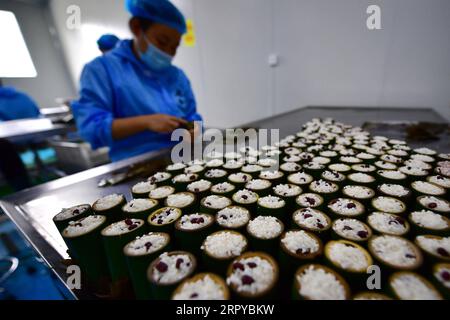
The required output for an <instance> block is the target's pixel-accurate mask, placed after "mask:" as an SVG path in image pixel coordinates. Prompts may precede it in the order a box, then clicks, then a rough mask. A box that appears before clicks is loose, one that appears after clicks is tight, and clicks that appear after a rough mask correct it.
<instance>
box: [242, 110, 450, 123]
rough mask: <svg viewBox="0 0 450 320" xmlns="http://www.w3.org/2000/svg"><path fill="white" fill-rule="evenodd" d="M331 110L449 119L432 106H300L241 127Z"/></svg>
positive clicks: (444, 120) (442, 120) (443, 120)
mask: <svg viewBox="0 0 450 320" xmlns="http://www.w3.org/2000/svg"><path fill="white" fill-rule="evenodd" d="M319 109H322V110H330V111H337V110H352V111H358V112H359V111H363V112H364V111H375V112H383V111H397V112H402V111H408V110H410V111H422V112H425V111H426V112H428V111H431V112H433V113H434V114H435V115H436V116H438V117H439V118H441V122H442V123H448V121H447V120H446V119H445V118H444V117H443V116H442V115H441V114H440V113H438V112H437V111H436V110H435V109H434V108H431V107H374V106H370V107H365V106H320V105H318V106H314V105H312V106H304V107H300V108H296V109H294V110H290V111H286V112H283V113H280V114H277V115H274V116H271V117H266V118H261V119H258V120H256V121H251V122H247V123H245V124H241V125H240V127H253V126H257V125H258V123H262V122H267V121H274V120H276V119H279V118H284V117H288V116H290V115H294V114H297V113H301V112H305V111H314V110H319Z"/></svg>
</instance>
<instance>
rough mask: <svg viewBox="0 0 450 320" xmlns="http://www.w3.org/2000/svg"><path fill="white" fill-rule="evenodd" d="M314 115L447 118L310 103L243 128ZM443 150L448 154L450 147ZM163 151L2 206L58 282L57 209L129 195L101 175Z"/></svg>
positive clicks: (286, 125) (61, 249) (287, 127)
mask: <svg viewBox="0 0 450 320" xmlns="http://www.w3.org/2000/svg"><path fill="white" fill-rule="evenodd" d="M313 117H333V118H335V119H337V120H339V121H343V122H346V123H349V124H352V125H359V126H360V125H363V123H364V122H365V121H366V120H371V121H374V120H378V121H387V120H391V121H392V120H408V121H429V122H440V123H443V122H444V123H445V122H446V121H445V120H443V119H442V118H441V117H440V116H439V115H438V114H436V113H434V112H433V111H432V110H430V109H395V108H393V109H379V108H363V109H360V108H357V109H355V108H338V107H314V108H313V107H310V108H302V109H299V110H296V111H293V112H289V113H286V114H283V115H279V116H276V117H273V118H270V119H264V120H260V121H256V122H253V123H251V124H247V125H245V126H243V127H254V128H279V129H280V136H281V137H283V136H285V135H289V134H293V133H295V132H297V131H298V130H299V129H300V128H301V126H302V125H303V124H304V123H305V122H306V121H308V120H310V119H311V118H313ZM447 145H448V142H447ZM445 148H446V147H445ZM449 148H450V146H449ZM441 152H450V149H446V150H442V151H441ZM167 155H168V151H167V150H163V151H159V152H152V153H148V154H144V155H141V156H138V157H135V158H132V159H128V160H124V161H121V162H118V163H113V164H108V165H105V166H102V167H98V168H95V169H91V170H88V171H85V172H82V173H79V174H76V175H73V176H69V177H65V178H62V179H60V180H56V181H54V182H50V183H47V184H44V185H41V186H38V187H35V188H33V189H30V190H25V191H22V192H20V193H18V194H15V195H12V196H10V197H7V198H4V199H2V201H0V207H1V209H2V210H3V211H4V212H5V213H6V214H7V215H8V216H9V217H10V218H11V219H12V220H13V221H14V223H15V224H16V225H17V227H18V228H19V229H20V231H21V232H22V233H23V234H24V236H25V237H26V238H27V240H28V241H29V242H30V243H31V244H32V246H33V247H34V248H35V249H36V251H37V252H38V254H39V255H41V256H42V258H43V259H44V260H45V261H46V262H47V264H48V265H49V266H50V268H51V269H52V270H53V271H54V272H55V273H56V274H57V275H58V277H59V278H60V279H61V281H63V282H64V283H65V280H66V278H67V274H66V268H65V266H64V265H63V264H62V263H61V261H62V260H63V259H64V258H67V257H68V256H67V253H66V250H67V248H66V246H65V244H64V241H63V240H62V238H61V236H60V234H59V232H58V230H57V229H56V227H55V226H54V225H53V222H52V217H53V216H54V215H55V214H56V213H58V212H59V211H60V210H61V208H64V207H70V206H74V205H78V204H81V203H92V202H94V201H95V200H97V199H98V198H100V197H102V196H104V195H108V194H111V193H123V194H125V195H127V197H130V186H131V185H132V184H134V183H135V182H136V181H137V180H138V179H136V180H131V181H128V182H126V183H122V184H119V185H116V186H113V187H107V188H99V187H98V186H97V185H98V182H99V181H100V180H101V179H102V178H105V177H108V176H110V175H111V174H112V173H114V172H118V171H121V170H125V169H127V168H129V167H130V166H132V165H134V164H137V163H145V162H152V161H156V160H158V159H163V158H166V157H167ZM73 295H74V297H76V298H85V297H91V296H90V295H89V292H85V291H83V290H81V291H76V292H74V293H73Z"/></svg>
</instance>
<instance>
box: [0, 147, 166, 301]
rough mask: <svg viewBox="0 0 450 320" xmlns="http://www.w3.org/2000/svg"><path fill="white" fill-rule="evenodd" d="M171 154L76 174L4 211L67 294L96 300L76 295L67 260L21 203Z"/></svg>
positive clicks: (7, 202)
mask: <svg viewBox="0 0 450 320" xmlns="http://www.w3.org/2000/svg"><path fill="white" fill-rule="evenodd" d="M167 153H168V149H163V150H160V151H154V152H149V153H146V154H143V155H139V156H136V157H133V158H130V159H126V160H123V161H120V162H117V163H111V164H107V165H104V166H101V167H97V168H94V169H90V170H87V171H84V172H80V173H77V174H74V175H72V176H68V177H64V178H61V179H58V180H55V181H51V182H48V183H46V184H42V185H40V186H36V187H33V188H30V189H27V190H23V191H21V192H18V193H16V194H13V195H11V196H8V197H5V198H3V199H1V200H0V209H1V210H2V211H3V212H4V213H5V214H6V215H7V216H8V217H9V218H10V219H11V220H12V221H13V222H14V224H15V225H16V227H17V228H18V230H19V231H20V232H21V234H22V235H23V236H24V237H25V239H26V240H27V241H28V242H29V243H30V245H31V246H32V247H33V249H34V250H35V251H36V253H37V254H38V255H39V256H40V257H41V258H42V259H43V260H44V261H45V263H46V264H47V265H48V266H49V268H50V269H51V270H52V271H53V272H54V273H55V275H56V276H57V277H58V279H59V280H60V281H61V282H62V283H63V284H64V286H65V287H66V289H67V291H68V292H69V293H70V294H71V295H72V298H74V299H78V298H80V297H87V298H94V297H93V296H92V295H91V294H89V292H86V291H84V290H77V292H76V293H75V292H74V291H72V290H71V289H70V288H69V287H68V286H67V283H66V279H67V277H68V275H67V273H66V270H65V268H63V265H62V263H61V261H62V259H63V257H62V256H61V255H60V254H59V253H58V251H57V250H56V249H55V248H54V247H53V246H51V244H50V243H49V242H48V241H46V240H45V238H44V237H43V236H42V235H41V234H40V233H39V231H38V230H37V229H36V228H35V227H34V226H33V225H32V222H31V221H30V220H29V218H28V217H27V215H26V214H24V212H23V211H22V208H21V204H24V203H25V202H27V201H30V200H32V199H33V198H35V197H36V196H39V195H41V194H44V193H49V192H51V191H52V190H57V189H59V188H64V187H68V186H70V185H74V184H76V183H79V182H82V181H85V180H89V179H93V178H97V177H100V176H102V175H106V174H111V173H113V172H115V171H118V170H121V169H124V168H127V167H129V166H130V165H134V164H138V163H142V162H145V161H149V160H155V159H158V158H160V157H163V156H165V155H167Z"/></svg>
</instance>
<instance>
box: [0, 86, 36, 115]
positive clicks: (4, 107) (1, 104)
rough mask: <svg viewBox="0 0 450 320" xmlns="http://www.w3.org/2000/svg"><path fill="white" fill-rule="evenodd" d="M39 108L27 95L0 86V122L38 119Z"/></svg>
mask: <svg viewBox="0 0 450 320" xmlns="http://www.w3.org/2000/svg"><path fill="white" fill-rule="evenodd" d="M40 115H41V113H40V112H39V107H38V106H37V105H36V103H35V102H34V101H33V99H31V98H30V97H29V96H28V95H26V94H25V93H23V92H20V91H18V90H16V89H14V88H12V87H3V86H2V85H1V84H0V121H11V120H20V119H33V118H39V116H40Z"/></svg>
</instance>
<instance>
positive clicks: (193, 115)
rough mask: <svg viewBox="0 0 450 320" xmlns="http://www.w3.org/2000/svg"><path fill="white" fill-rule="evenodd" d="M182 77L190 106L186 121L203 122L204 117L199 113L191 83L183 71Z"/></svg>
mask: <svg viewBox="0 0 450 320" xmlns="http://www.w3.org/2000/svg"><path fill="white" fill-rule="evenodd" d="M181 76H182V81H183V86H184V92H185V96H186V99H187V105H188V107H187V112H186V118H185V120H187V121H203V118H202V116H201V115H200V114H199V113H198V112H197V101H196V100H195V96H194V92H193V91H192V86H191V82H190V81H189V79H188V77H187V76H186V75H185V74H184V72H183V71H181Z"/></svg>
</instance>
